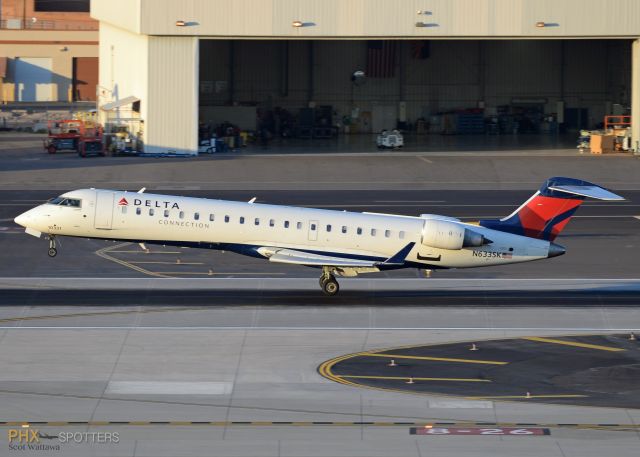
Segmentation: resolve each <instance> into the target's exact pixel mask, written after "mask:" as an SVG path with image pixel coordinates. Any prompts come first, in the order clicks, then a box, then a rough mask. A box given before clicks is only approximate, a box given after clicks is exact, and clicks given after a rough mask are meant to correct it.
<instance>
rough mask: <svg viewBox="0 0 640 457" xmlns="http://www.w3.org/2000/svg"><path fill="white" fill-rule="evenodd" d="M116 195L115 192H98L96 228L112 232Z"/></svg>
mask: <svg viewBox="0 0 640 457" xmlns="http://www.w3.org/2000/svg"><path fill="white" fill-rule="evenodd" d="M114 198H115V194H114V193H113V192H106V191H98V192H96V214H95V218H94V227H95V228H97V229H103V230H111V228H112V224H113V206H114V205H113V203H114Z"/></svg>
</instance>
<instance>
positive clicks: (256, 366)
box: [0, 189, 640, 457]
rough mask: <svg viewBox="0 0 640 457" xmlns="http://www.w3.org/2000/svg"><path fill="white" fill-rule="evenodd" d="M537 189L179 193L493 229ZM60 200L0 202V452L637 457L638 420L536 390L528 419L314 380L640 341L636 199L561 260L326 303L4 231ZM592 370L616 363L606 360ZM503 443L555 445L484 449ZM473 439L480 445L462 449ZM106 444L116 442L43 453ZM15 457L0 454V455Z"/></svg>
mask: <svg viewBox="0 0 640 457" xmlns="http://www.w3.org/2000/svg"><path fill="white" fill-rule="evenodd" d="M533 190H534V189H531V191H526V192H523V191H466V192H449V191H435V192H424V191H396V192H387V191H384V192H383V191H371V192H341V191H335V190H329V191H324V192H315V191H314V192H312V191H300V192H295V193H288V192H277V191H262V192H259V193H256V192H254V191H237V192H231V191H228V192H204V191H200V192H197V191H193V192H191V191H173V192H176V193H181V194H196V195H201V196H204V195H206V196H210V197H214V198H230V199H238V200H245V199H246V200H248V199H249V198H251V197H253V196H256V195H257V196H258V197H259V200H261V201H268V202H273V203H287V204H303V205H309V206H318V207H332V208H339V209H343V208H344V209H348V210H349V209H351V210H357V211H380V212H398V213H401V214H421V213H442V214H446V215H453V216H458V217H463V218H465V219H466V220H470V219H473V218H479V217H489V216H494V217H499V216H504V215H506V214H508V213H510V212H511V211H512V210H513V209H514V208H516V207H517V206H518V205H519V204H520V203H522V202H523V201H524V200H525V199H526V198H527V197H528V196H529V195H530V194H531V193H532V192H533ZM167 192H171V191H167ZM58 193H59V192H57V191H2V192H0V219H1V221H0V252H2V259H3V262H1V263H0V304H1V305H2V306H0V367H2V370H0V410H1V413H0V428H2V429H3V431H6V432H3V434H4V433H7V432H8V431H10V430H17V429H20V430H22V429H23V427H22V425H28V429H29V430H34V431H35V430H37V432H38V433H39V434H40V435H42V436H43V437H45V436H46V437H50V438H42V439H41V441H42V443H44V444H53V443H55V444H56V445H59V446H60V450H59V451H56V452H58V454H60V455H65V456H66V455H70V456H74V455H77V456H85V455H88V454H90V455H95V456H103V455H104V456H107V455H109V456H149V457H151V456H154V457H155V456H175V455H184V456H190V455H193V456H195V455H216V456H229V457H237V456H265V457H266V456H269V457H271V456H292V457H293V456H299V457H306V456H314V457H315V456H332V457H333V456H367V457H377V456H381V457H382V456H384V457H388V456H391V455H393V456H405V455H406V456H416V457H424V456H435V457H440V456H442V457H444V456H451V455H456V456H457V455H474V456H485V455H486V456H514V455H518V456H532V457H533V456H536V457H538V456H540V455H545V456H547V455H548V456H558V457H567V456H578V455H579V456H581V457H585V456H586V457H589V456H601V455H615V456H616V457H618V456H621V457H626V456H634V457H635V456H636V455H637V449H638V445H639V444H640V443H639V441H640V430H639V428H640V427H639V424H640V410H638V409H632V408H629V407H623V408H611V407H598V408H592V407H583V406H572V405H553V404H547V403H546V402H545V400H544V398H536V397H538V396H536V395H535V393H536V392H535V390H537V389H538V388H539V387H537V386H539V384H534V385H533V387H532V388H530V389H532V390H533V392H531V393H532V397H533V398H529V399H526V400H520V401H521V403H513V402H509V401H502V400H501V399H498V398H482V399H480V398H475V399H470V398H467V397H468V396H470V395H471V394H472V392H471V391H469V392H465V391H464V388H462V390H460V391H459V392H458V393H457V394H456V395H454V396H445V395H442V392H440V393H438V394H433V393H431V394H421V395H413V394H411V393H402V392H389V391H378V390H371V389H367V388H363V387H357V386H349V385H343V384H338V383H335V382H333V381H330V380H328V379H326V378H324V377H323V376H321V374H320V373H318V371H317V369H318V367H319V366H320V365H321V364H322V363H323V362H325V361H327V360H331V359H334V358H336V357H340V356H343V355H345V354H353V353H360V352H363V351H367V352H370V351H376V350H383V349H385V348H397V347H402V346H425V345H431V344H451V343H455V342H460V343H461V344H463V346H464V347H466V345H468V344H469V343H472V342H473V343H475V344H477V345H478V346H479V347H480V348H481V351H482V350H483V348H484V347H485V345H486V344H489V343H486V341H487V340H500V339H503V340H509V341H520V339H521V338H524V337H534V338H550V339H564V338H576V337H577V335H580V338H582V337H584V335H620V336H619V337H620V338H623V337H624V335H628V334H630V333H631V332H638V331H639V330H640V308H638V306H637V305H638V303H639V300H638V298H639V296H640V292H639V289H640V285H639V281H638V278H640V271H639V269H638V262H637V258H638V250H639V247H640V234H639V233H638V232H639V229H640V220H638V219H637V218H635V216H637V215H638V214H640V207H638V206H636V205H638V202H640V192H638V191H626V192H621V193H622V194H623V195H625V196H626V197H627V198H628V199H629V200H628V201H627V202H625V203H621V204H619V205H615V206H613V205H612V204H600V203H588V204H586V205H585V207H584V208H582V209H581V210H580V211H579V212H578V216H580V217H578V218H576V219H575V220H573V221H572V222H571V223H570V224H569V226H568V228H567V229H566V230H565V232H563V236H561V237H560V238H559V239H558V242H559V243H560V244H563V245H565V246H566V247H567V248H568V253H567V254H566V255H564V256H562V257H559V258H556V259H550V260H548V261H541V262H533V263H531V264H523V265H514V266H511V267H501V268H486V269H478V270H456V271H447V272H438V273H436V274H435V275H434V277H433V278H431V279H425V278H422V277H420V276H419V274H418V273H417V272H415V271H406V272H394V273H389V274H384V275H378V276H366V277H363V278H356V279H343V280H342V281H341V285H342V286H343V287H342V289H341V294H340V295H339V296H337V297H334V298H328V297H325V296H323V295H322V294H321V292H320V290H319V289H318V286H317V278H316V274H317V272H316V271H314V270H309V269H304V268H294V267H284V266H274V265H270V264H268V263H265V262H263V261H260V260H259V259H249V258H244V257H240V256H237V255H234V254H229V253H224V254H223V253H219V252H209V251H196V250H182V249H174V248H161V247H157V248H156V247H153V248H152V250H151V253H149V254H147V253H145V252H143V251H142V250H141V249H140V248H139V247H138V246H136V245H130V244H122V243H106V242H102V241H95V240H94V241H87V240H72V239H62V247H61V249H60V252H59V255H58V257H57V258H55V259H49V258H48V257H47V256H46V243H45V242H44V241H43V240H38V239H35V238H33V237H30V236H28V235H25V234H24V233H21V230H20V229H19V228H18V227H16V226H15V225H13V223H12V219H13V217H14V216H15V215H16V214H17V213H19V212H21V211H24V210H26V209H27V208H29V207H30V206H31V205H35V204H37V203H38V202H40V201H42V200H44V199H46V198H49V197H51V196H55V195H56V194H58ZM467 205H473V206H467ZM485 205H489V206H485ZM167 278H168V279H167ZM598 338H612V337H610V336H604V337H598ZM505 344H509V343H505ZM583 349H584V350H585V351H588V350H587V349H585V348H583ZM634 350H635V349H633V347H630V348H628V351H629V354H631V352H633V351H634ZM481 351H480V353H481ZM586 355H587V357H590V353H589V352H587V353H586ZM633 355H634V356H637V354H636V353H635V352H634V353H633ZM588 361H589V364H587V366H594V367H595V365H596V364H604V365H606V364H607V363H609V359H608V358H607V354H599V353H598V356H597V357H593V358H588ZM516 368H517V367H516ZM431 371H432V372H433V373H432V375H431V377H445V374H444V371H442V373H441V374H442V376H440V374H439V373H438V370H437V367H436V368H434V369H433V370H431ZM536 374H537V375H539V376H540V377H541V379H544V377H545V376H546V375H547V374H548V373H546V372H545V371H544V370H543V369H542V368H540V369H539V370H538V373H536ZM422 377H428V376H422ZM565 381H566V383H565V384H564V385H565V386H567V388H569V387H572V388H573V387H575V386H572V385H571V382H575V384H576V385H577V384H578V383H580V382H582V381H581V380H580V379H575V380H574V381H571V382H569V381H567V380H565ZM536 382H538V381H536ZM525 384H526V382H525ZM520 386H522V387H525V386H524V385H523V384H520ZM526 387H527V388H529V387H528V386H526ZM576 388H577V387H576ZM512 393H513V392H512V391H509V392H507V389H505V392H498V393H497V395H508V394H512ZM522 394H523V395H525V394H526V392H523V393H522ZM523 401H524V402H526V406H525V405H523V404H522V402H523ZM425 426H427V427H431V428H426V429H425V428H424V427H425ZM411 428H419V429H420V430H435V432H434V433H430V434H427V435H422V434H411V430H410V429H411ZM509 428H511V429H514V430H525V431H526V430H528V429H548V430H549V433H550V434H549V435H542V434H541V435H526V434H525V435H523V434H520V435H518V434H508V433H507V434H506V435H500V434H499V432H496V429H500V430H505V429H509ZM470 429H473V430H476V429H477V433H478V434H473V435H468V436H463V434H464V433H467V432H464V430H470ZM487 430H489V431H487ZM98 431H99V432H104V433H107V432H108V433H115V432H117V433H118V434H119V442H118V443H94V444H89V443H86V442H83V443H62V444H60V443H59V442H57V441H56V438H55V437H57V434H58V433H60V432H91V433H92V432H98ZM483 431H484V432H483ZM469 433H471V432H469ZM474 433H475V432H474ZM480 433H484V434H480ZM442 435H449V436H442ZM454 435H455V436H454ZM5 436H7V435H5ZM42 453H43V452H41V451H34V452H32V453H31V454H29V453H28V452H26V451H25V452H24V454H25V455H42ZM16 454H18V452H17V451H11V450H9V448H8V443H4V442H0V455H16Z"/></svg>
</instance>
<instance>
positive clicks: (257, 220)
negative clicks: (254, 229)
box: [254, 217, 260, 225]
mask: <svg viewBox="0 0 640 457" xmlns="http://www.w3.org/2000/svg"><path fill="white" fill-rule="evenodd" d="M254 224H256V225H260V218H259V217H256V220H255V221H254Z"/></svg>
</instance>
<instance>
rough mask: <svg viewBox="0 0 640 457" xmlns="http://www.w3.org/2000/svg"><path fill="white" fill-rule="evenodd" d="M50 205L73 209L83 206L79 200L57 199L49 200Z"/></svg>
mask: <svg viewBox="0 0 640 457" xmlns="http://www.w3.org/2000/svg"><path fill="white" fill-rule="evenodd" d="M49 204H50V205H58V206H71V207H72V208H80V207H81V206H82V203H81V200H78V199H77V198H66V197H56V198H53V199H51V200H49Z"/></svg>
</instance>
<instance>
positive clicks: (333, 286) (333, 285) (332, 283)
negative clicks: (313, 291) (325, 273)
mask: <svg viewBox="0 0 640 457" xmlns="http://www.w3.org/2000/svg"><path fill="white" fill-rule="evenodd" d="M321 281H322V283H321V284H320V285H321V287H322V291H323V292H324V293H325V294H326V295H329V296H333V295H335V294H337V293H338V291H339V290H340V286H339V285H338V281H336V278H334V277H333V276H329V277H328V278H323V279H322V280H321Z"/></svg>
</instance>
